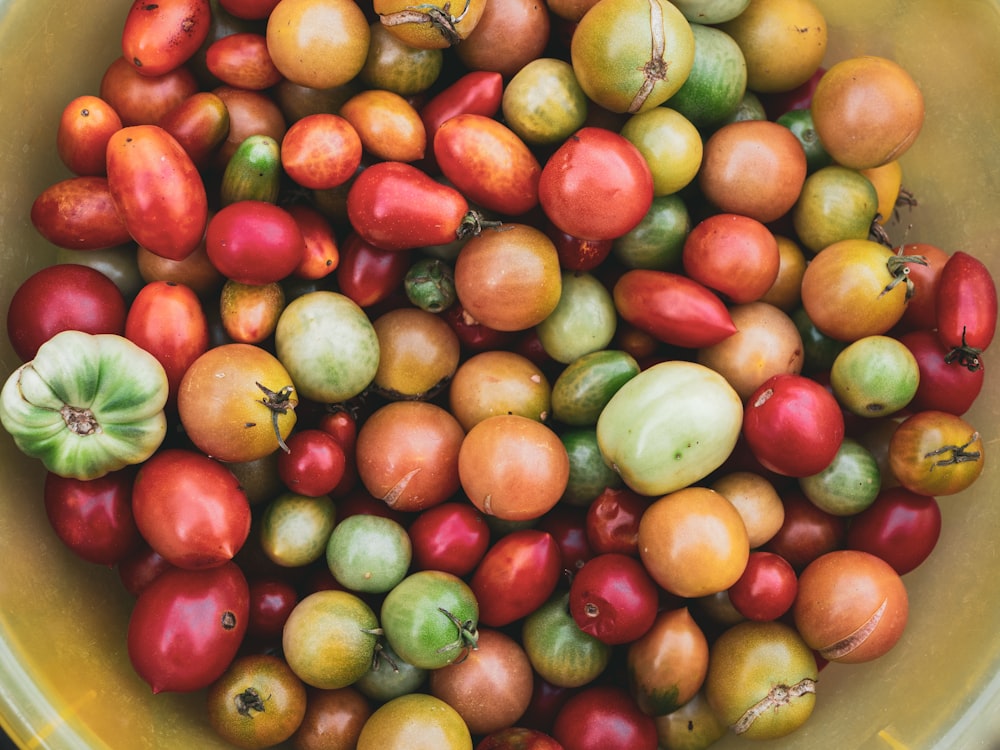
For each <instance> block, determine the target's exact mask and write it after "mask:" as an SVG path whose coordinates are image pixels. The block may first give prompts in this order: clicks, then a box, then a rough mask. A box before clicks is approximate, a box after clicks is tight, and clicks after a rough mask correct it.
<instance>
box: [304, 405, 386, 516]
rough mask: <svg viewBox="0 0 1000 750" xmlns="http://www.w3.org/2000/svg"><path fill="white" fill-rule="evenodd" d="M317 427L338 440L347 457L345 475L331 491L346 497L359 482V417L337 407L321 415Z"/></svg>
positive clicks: (336, 495) (333, 494)
mask: <svg viewBox="0 0 1000 750" xmlns="http://www.w3.org/2000/svg"><path fill="white" fill-rule="evenodd" d="M317 427H318V428H319V429H321V430H323V431H324V432H326V433H327V434H328V435H330V436H331V437H332V438H333V439H334V440H336V441H337V444H338V445H339V446H340V449H341V450H342V451H343V452H344V456H345V458H346V463H345V465H344V476H343V477H341V479H340V483H339V484H338V485H337V486H336V487H334V488H333V490H332V491H331V492H330V495H331V496H332V497H334V498H341V497H344V496H345V495H347V493H349V492H350V491H351V490H352V489H354V487H355V486H356V485H357V483H358V467H357V465H356V461H355V458H354V447H355V445H356V444H357V440H358V422H357V419H356V418H355V417H354V416H353V414H352V413H351V412H350V411H348V410H347V409H343V408H339V409H338V408H335V409H333V410H331V411H329V412H327V413H326V414H324V415H323V416H322V417H320V419H319V421H318V423H317ZM382 504H383V505H385V503H382Z"/></svg>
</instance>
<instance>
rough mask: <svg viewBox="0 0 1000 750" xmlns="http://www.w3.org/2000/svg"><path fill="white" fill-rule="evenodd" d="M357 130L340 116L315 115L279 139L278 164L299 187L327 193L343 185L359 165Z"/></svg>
mask: <svg viewBox="0 0 1000 750" xmlns="http://www.w3.org/2000/svg"><path fill="white" fill-rule="evenodd" d="M361 153H362V145H361V138H360V136H359V135H358V131H356V130H355V129H354V126H353V125H351V123H350V122H349V121H347V120H346V119H344V118H343V117H341V116H340V115H334V114H329V113H317V114H314V115H307V116H305V117H303V118H302V119H301V120H297V121H296V122H294V123H292V125H291V127H289V128H288V132H286V133H285V135H284V138H282V140H281V165H282V166H283V167H284V168H285V171H286V172H287V173H288V176H289V177H291V178H292V179H293V180H295V181H296V182H297V183H298V184H299V185H301V186H302V187H305V188H310V189H312V190H327V189H330V188H335V187H337V186H339V185H343V184H344V183H345V182H347V181H348V180H349V179H350V178H351V177H353V176H354V172H355V171H356V170H357V168H358V165H360V164H361Z"/></svg>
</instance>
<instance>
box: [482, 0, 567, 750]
mask: <svg viewBox="0 0 1000 750" xmlns="http://www.w3.org/2000/svg"><path fill="white" fill-rule="evenodd" d="M486 7H487V8H488V7H489V6H486ZM476 750H563V746H562V745H560V744H559V743H558V742H556V741H555V740H554V739H552V737H550V736H549V735H547V734H545V732H541V731H539V730H537V729H529V728H528V727H506V728H504V729H498V730H497V731H495V732H490V733H489V734H488V735H486V736H485V737H483V738H482V739H481V740H480V741H479V744H478V745H476Z"/></svg>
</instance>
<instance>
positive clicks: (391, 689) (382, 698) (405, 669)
mask: <svg viewBox="0 0 1000 750" xmlns="http://www.w3.org/2000/svg"><path fill="white" fill-rule="evenodd" d="M428 674H429V672H428V670H426V669H420V668H419V667H415V666H413V665H412V664H410V663H409V662H407V661H404V660H403V659H402V658H401V657H400V656H399V654H397V653H396V652H395V651H393V650H392V646H390V645H389V644H388V643H386V642H385V641H384V640H383V641H382V642H381V643H380V644H379V646H377V647H376V649H375V658H374V659H373V660H372V666H371V669H369V670H368V671H367V672H365V674H364V676H363V677H362V678H361V679H360V680H358V681H357V682H356V683H354V687H356V688H357V689H358V690H360V691H361V692H362V693H363V694H364V695H365V696H367V697H368V698H371V699H372V700H373V701H375V702H376V703H385V702H386V701H390V700H392V699H393V698H398V697H399V696H401V695H406V694H407V693H415V692H417V691H418V690H420V688H422V687H423V686H424V683H425V682H426V681H427V675H428Z"/></svg>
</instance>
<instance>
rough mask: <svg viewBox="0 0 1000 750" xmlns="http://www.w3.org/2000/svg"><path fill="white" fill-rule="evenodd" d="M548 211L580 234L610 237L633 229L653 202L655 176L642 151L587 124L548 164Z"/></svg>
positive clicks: (543, 193) (541, 193)
mask: <svg viewBox="0 0 1000 750" xmlns="http://www.w3.org/2000/svg"><path fill="white" fill-rule="evenodd" d="M538 198H539V202H540V203H541V206H542V210H543V211H544V212H545V215H546V216H547V217H548V218H549V220H551V221H552V223H553V224H555V225H556V226H557V227H559V228H560V229H561V230H562V231H564V232H567V233H569V234H571V235H573V236H574V237H580V238H582V239H588V240H608V239H614V238H616V237H620V236H621V235H623V234H625V233H626V232H628V231H629V230H630V229H633V228H634V227H635V226H636V225H637V224H638V223H639V222H640V221H641V220H642V218H643V217H644V216H645V215H646V212H647V211H649V208H650V206H651V205H652V204H653V175H652V173H651V172H650V171H649V165H647V164H646V160H645V159H644V158H643V156H642V154H641V153H639V150H638V149H637V148H636V147H635V146H633V145H632V144H631V143H630V142H629V141H628V140H626V139H625V138H624V137H623V136H621V135H619V134H618V133H616V132H614V131H612V130H606V129H604V128H598V127H584V128H581V129H580V130H578V131H577V132H576V133H574V134H573V135H572V136H570V137H569V138H568V139H566V141H565V142H564V143H563V144H562V145H561V146H560V147H559V148H558V149H556V151H555V153H553V154H552V155H551V156H550V157H549V159H548V160H547V161H546V162H545V166H544V167H542V174H541V178H540V180H539V183H538Z"/></svg>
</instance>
